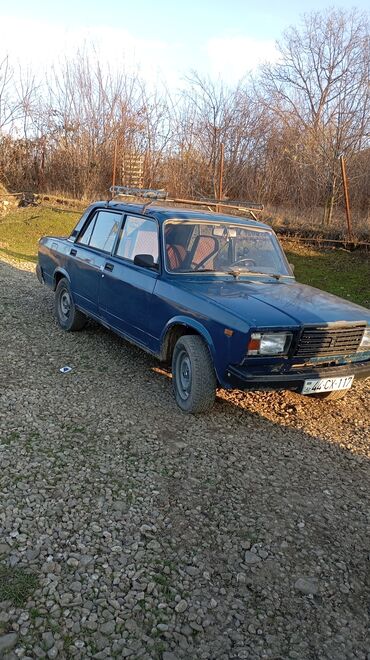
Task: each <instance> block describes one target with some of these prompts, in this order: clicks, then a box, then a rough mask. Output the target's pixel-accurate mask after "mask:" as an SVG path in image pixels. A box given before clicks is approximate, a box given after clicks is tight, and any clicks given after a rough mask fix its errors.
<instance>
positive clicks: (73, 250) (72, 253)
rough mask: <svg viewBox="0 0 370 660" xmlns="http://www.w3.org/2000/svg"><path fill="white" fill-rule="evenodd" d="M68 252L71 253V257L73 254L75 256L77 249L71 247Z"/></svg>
mask: <svg viewBox="0 0 370 660" xmlns="http://www.w3.org/2000/svg"><path fill="white" fill-rule="evenodd" d="M69 254H71V255H72V257H75V256H76V254H77V250H75V249H74V248H72V250H71V251H70V253H69Z"/></svg>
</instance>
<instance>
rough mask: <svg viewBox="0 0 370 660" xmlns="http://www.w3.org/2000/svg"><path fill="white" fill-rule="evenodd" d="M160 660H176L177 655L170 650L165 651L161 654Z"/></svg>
mask: <svg viewBox="0 0 370 660" xmlns="http://www.w3.org/2000/svg"><path fill="white" fill-rule="evenodd" d="M162 660H178V656H177V655H175V654H174V653H171V651H165V652H164V653H163V655H162Z"/></svg>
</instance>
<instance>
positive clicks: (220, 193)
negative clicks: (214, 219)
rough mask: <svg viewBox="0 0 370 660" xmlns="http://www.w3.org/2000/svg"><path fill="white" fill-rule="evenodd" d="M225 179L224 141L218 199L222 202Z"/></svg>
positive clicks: (221, 153) (218, 209)
mask: <svg viewBox="0 0 370 660" xmlns="http://www.w3.org/2000/svg"><path fill="white" fill-rule="evenodd" d="M223 179H224V144H223V142H221V152H220V173H219V181H218V199H219V201H220V202H222V196H223ZM216 211H217V212H219V211H220V208H219V207H217V209H216Z"/></svg>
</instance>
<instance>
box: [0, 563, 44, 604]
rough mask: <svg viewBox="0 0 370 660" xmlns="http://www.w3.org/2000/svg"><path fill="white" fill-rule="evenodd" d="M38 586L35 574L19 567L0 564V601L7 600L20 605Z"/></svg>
mask: <svg viewBox="0 0 370 660" xmlns="http://www.w3.org/2000/svg"><path fill="white" fill-rule="evenodd" d="M37 586H38V579H37V576H36V575H34V574H33V573H26V572H25V571H23V570H21V569H20V568H10V567H9V566H4V565H0V601H5V600H9V601H11V602H12V603H13V605H16V606H17V607H21V606H22V605H24V604H25V603H26V602H27V600H28V598H29V597H30V596H31V594H32V593H33V591H34V590H35V589H36V588H37Z"/></svg>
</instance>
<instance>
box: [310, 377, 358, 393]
mask: <svg viewBox="0 0 370 660" xmlns="http://www.w3.org/2000/svg"><path fill="white" fill-rule="evenodd" d="M353 379H354V376H342V377H338V378H313V379H311V380H305V381H304V383H303V389H302V394H313V393H315V392H333V391H334V390H348V389H349V388H350V387H351V385H352V383H353Z"/></svg>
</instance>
